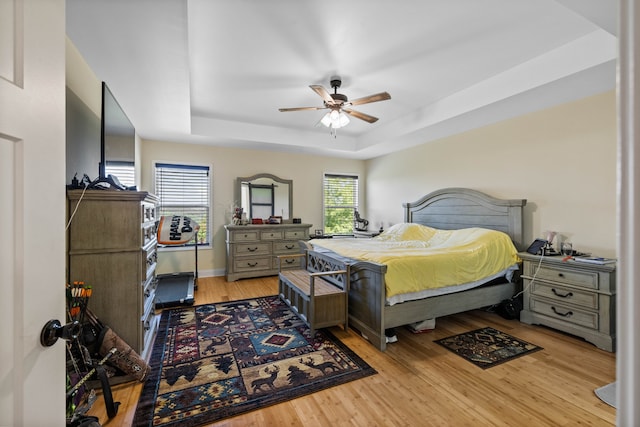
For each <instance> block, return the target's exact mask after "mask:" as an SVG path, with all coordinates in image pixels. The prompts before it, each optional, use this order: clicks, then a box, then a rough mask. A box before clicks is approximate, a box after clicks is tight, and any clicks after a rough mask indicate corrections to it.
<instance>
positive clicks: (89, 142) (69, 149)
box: [65, 87, 102, 186]
mask: <svg viewBox="0 0 640 427" xmlns="http://www.w3.org/2000/svg"><path fill="white" fill-rule="evenodd" d="M65 122H66V132H67V138H66V139H67V146H66V153H67V156H66V170H67V174H66V183H67V184H68V185H71V184H72V183H73V182H74V178H75V179H76V180H77V181H78V183H80V182H83V184H84V185H86V184H87V183H88V182H91V181H93V180H95V179H96V178H97V177H98V175H99V174H100V168H99V165H100V161H101V160H102V153H101V148H100V147H101V144H100V117H99V116H98V115H97V114H96V113H95V112H94V111H93V110H91V108H89V106H88V105H87V104H85V103H84V102H83V101H82V99H80V97H79V96H77V95H76V94H75V93H74V92H73V91H72V90H71V89H69V88H68V87H67V88H66V120H65ZM85 175H86V176H87V178H86V179H85V178H84V176H85ZM86 181H88V182H86ZM77 185H79V184H77ZM84 185H83V186H84Z"/></svg>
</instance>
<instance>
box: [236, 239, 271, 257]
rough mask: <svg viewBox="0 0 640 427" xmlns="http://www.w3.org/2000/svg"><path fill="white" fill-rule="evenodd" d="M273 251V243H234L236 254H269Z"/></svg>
mask: <svg viewBox="0 0 640 427" xmlns="http://www.w3.org/2000/svg"><path fill="white" fill-rule="evenodd" d="M270 253H271V243H260V242H255V243H237V244H235V245H233V254H234V255H235V256H245V255H268V254H270Z"/></svg>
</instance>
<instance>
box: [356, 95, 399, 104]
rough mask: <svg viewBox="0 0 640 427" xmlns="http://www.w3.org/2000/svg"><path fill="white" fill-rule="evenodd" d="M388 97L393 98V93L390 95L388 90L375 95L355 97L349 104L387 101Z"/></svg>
mask: <svg viewBox="0 0 640 427" xmlns="http://www.w3.org/2000/svg"><path fill="white" fill-rule="evenodd" d="M387 99H391V95H389V94H388V93H387V92H380V93H376V94H375V95H369V96H365V97H363V98H358V99H354V100H353V101H350V102H349V104H351V105H362V104H369V103H371V102H378V101H386V100H387Z"/></svg>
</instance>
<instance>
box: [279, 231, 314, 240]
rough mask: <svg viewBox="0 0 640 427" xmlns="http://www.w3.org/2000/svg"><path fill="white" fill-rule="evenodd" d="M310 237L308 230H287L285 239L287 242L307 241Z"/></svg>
mask: <svg viewBox="0 0 640 427" xmlns="http://www.w3.org/2000/svg"><path fill="white" fill-rule="evenodd" d="M308 237H309V235H308V234H307V230H285V232H284V238H285V239H286V240H300V239H304V240H306V239H307V238H308Z"/></svg>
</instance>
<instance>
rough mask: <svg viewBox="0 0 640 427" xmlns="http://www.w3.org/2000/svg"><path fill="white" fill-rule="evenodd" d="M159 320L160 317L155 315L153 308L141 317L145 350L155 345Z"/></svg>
mask: <svg viewBox="0 0 640 427" xmlns="http://www.w3.org/2000/svg"><path fill="white" fill-rule="evenodd" d="M159 320H160V319H159V317H158V316H156V315H155V313H154V311H153V310H150V311H148V312H145V315H144V316H143V317H142V319H140V322H141V323H142V325H141V326H142V342H143V343H144V344H143V345H144V348H145V352H148V351H150V349H151V346H152V345H153V337H154V336H155V333H156V329H157V328H158V323H159Z"/></svg>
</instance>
